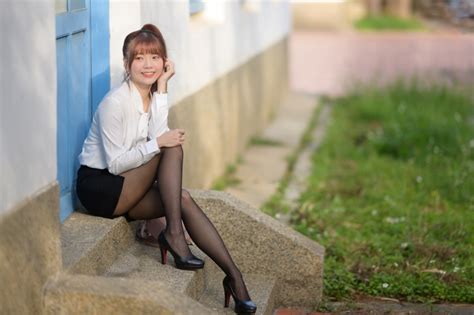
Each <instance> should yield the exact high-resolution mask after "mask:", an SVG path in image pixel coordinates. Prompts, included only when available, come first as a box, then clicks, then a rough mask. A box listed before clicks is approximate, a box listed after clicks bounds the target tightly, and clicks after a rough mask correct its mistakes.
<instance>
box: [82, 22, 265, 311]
mask: <svg viewBox="0 0 474 315" xmlns="http://www.w3.org/2000/svg"><path fill="white" fill-rule="evenodd" d="M122 50H123V57H124V59H123V60H124V67H125V72H126V79H125V80H124V82H123V83H122V85H121V86H120V87H118V88H116V89H115V90H113V91H111V92H109V93H108V94H107V95H106V96H105V98H104V99H103V100H102V102H101V104H100V105H99V107H98V109H97V111H96V113H95V115H94V119H93V121H92V125H91V129H90V131H89V134H88V136H87V138H86V140H85V142H84V146H83V149H82V152H81V154H80V156H79V160H80V163H81V167H80V169H79V171H78V176H77V185H76V187H77V195H78V197H79V199H80V201H81V202H82V204H83V205H84V206H85V208H86V209H87V210H88V211H89V212H90V213H91V214H94V215H98V216H102V217H107V218H113V217H117V216H126V217H127V218H129V219H131V220H150V219H155V218H159V217H163V216H165V217H166V229H165V230H164V231H163V232H161V233H160V234H159V237H158V244H159V247H160V249H161V261H162V263H163V264H166V252H167V251H170V252H171V254H172V255H173V257H174V260H175V264H176V267H177V268H179V269H187V270H195V269H200V268H203V266H204V262H203V261H202V260H201V259H199V258H197V257H195V256H194V255H193V254H192V253H191V251H190V250H189V247H188V244H187V243H186V240H185V237H184V231H183V225H182V223H183V222H184V225H185V227H186V229H187V231H188V232H189V234H190V236H191V237H192V239H193V241H194V242H195V244H196V245H197V246H198V247H199V248H200V249H202V250H203V251H204V252H205V253H206V254H207V255H208V256H209V257H210V258H211V259H212V260H213V261H214V262H216V264H217V265H218V266H219V267H220V268H221V269H222V270H223V271H224V272H225V274H226V277H225V278H224V280H223V287H224V293H225V304H224V305H225V306H226V307H227V306H228V300H229V298H230V295H232V297H233V298H234V301H235V311H236V312H237V313H255V311H256V305H255V303H253V302H252V301H251V299H250V297H249V294H248V291H247V288H246V286H245V283H244V280H243V278H242V274H241V272H240V270H239V269H238V268H237V266H236V265H235V264H234V262H233V260H232V258H231V256H230V254H229V253H228V251H227V249H226V247H225V245H224V243H223V241H222V239H221V237H220V236H219V234H218V232H217V231H216V229H215V227H214V226H213V224H212V223H211V222H210V221H209V219H208V218H207V216H206V215H205V214H204V212H203V211H202V210H201V209H200V208H199V206H198V205H197V204H196V202H195V201H194V200H193V199H192V197H191V196H190V194H189V193H188V192H187V191H186V190H183V189H182V186H181V182H182V168H183V149H182V146H181V145H182V144H183V143H184V141H185V131H184V130H183V129H174V130H170V129H169V128H168V125H167V117H168V101H167V94H166V93H167V84H168V81H169V80H170V78H171V77H172V76H173V75H174V73H175V71H174V64H173V62H172V61H171V60H169V59H168V58H167V52H166V45H165V42H164V39H163V36H162V34H161V32H160V31H159V30H158V28H156V26H154V25H151V24H147V25H145V26H143V27H142V28H141V29H140V30H138V31H135V32H132V33H130V34H129V35H127V37H126V38H125V41H124V44H123V49H122ZM155 181H156V182H155Z"/></svg>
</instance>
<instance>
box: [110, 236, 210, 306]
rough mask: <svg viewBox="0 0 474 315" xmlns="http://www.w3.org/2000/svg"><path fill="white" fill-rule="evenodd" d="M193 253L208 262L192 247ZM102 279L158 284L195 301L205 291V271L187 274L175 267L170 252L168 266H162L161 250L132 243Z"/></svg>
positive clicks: (187, 272) (185, 271)
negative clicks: (117, 278) (113, 278)
mask: <svg viewBox="0 0 474 315" xmlns="http://www.w3.org/2000/svg"><path fill="white" fill-rule="evenodd" d="M191 250H192V252H193V254H195V255H196V256H197V257H199V258H201V259H205V257H206V256H205V254H204V253H202V252H201V251H200V250H199V249H198V248H197V247H195V246H191ZM103 276H106V277H120V278H128V279H138V280H141V281H144V282H146V281H159V282H161V283H163V284H164V285H165V286H167V287H169V288H171V289H173V290H174V291H176V292H179V293H182V294H186V295H188V296H190V297H192V298H197V297H199V296H200V295H201V294H202V292H203V291H204V288H205V283H204V271H203V270H197V271H188V270H179V269H176V268H175V265H174V259H173V256H172V255H171V254H170V253H169V252H168V264H167V265H162V264H161V254H160V249H159V248H155V247H150V246H145V245H142V244H140V243H137V242H132V244H131V246H130V247H129V248H128V249H127V250H125V251H124V252H123V253H122V254H120V255H119V256H118V257H117V259H116V260H115V262H114V263H113V264H112V265H111V266H110V267H109V268H107V270H105V272H104V273H103Z"/></svg>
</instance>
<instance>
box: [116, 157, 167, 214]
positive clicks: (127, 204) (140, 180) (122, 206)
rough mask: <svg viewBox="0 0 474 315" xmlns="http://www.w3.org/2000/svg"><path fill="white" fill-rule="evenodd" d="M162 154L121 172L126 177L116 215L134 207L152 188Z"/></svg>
mask: <svg viewBox="0 0 474 315" xmlns="http://www.w3.org/2000/svg"><path fill="white" fill-rule="evenodd" d="M160 158H161V155H156V156H155V157H153V158H152V159H151V160H150V161H148V162H147V163H145V164H143V165H141V166H139V167H137V168H134V169H131V170H129V171H127V172H124V173H122V174H120V175H121V176H123V177H124V178H125V180H124V182H123V187H122V193H121V194H120V198H119V201H118V203H117V206H116V207H115V211H114V216H120V215H124V214H125V213H127V212H128V211H129V210H130V209H131V208H133V207H134V206H135V205H136V204H137V203H138V202H139V201H140V200H141V199H142V198H143V197H144V196H145V194H146V193H147V192H148V191H149V190H150V188H151V186H152V185H153V182H154V181H155V178H156V170H157V168H158V164H159V162H160Z"/></svg>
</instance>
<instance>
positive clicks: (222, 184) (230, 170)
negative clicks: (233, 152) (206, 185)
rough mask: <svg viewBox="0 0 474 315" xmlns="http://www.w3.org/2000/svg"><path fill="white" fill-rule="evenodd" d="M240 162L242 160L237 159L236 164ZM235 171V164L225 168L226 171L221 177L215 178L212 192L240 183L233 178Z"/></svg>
mask: <svg viewBox="0 0 474 315" xmlns="http://www.w3.org/2000/svg"><path fill="white" fill-rule="evenodd" d="M241 161H242V158H241V157H239V158H238V161H237V163H240V162H241ZM236 170H237V166H236V165H235V164H231V165H229V166H227V169H226V171H225V173H224V175H222V176H221V177H219V178H217V179H216V180H215V181H214V183H213V185H212V189H214V190H224V189H226V188H227V187H230V186H235V185H238V184H239V183H240V180H239V179H238V178H237V177H235V172H236Z"/></svg>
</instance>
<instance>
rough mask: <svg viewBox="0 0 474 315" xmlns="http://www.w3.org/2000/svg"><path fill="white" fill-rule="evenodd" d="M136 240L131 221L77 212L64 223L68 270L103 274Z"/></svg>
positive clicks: (64, 253) (65, 260) (62, 239)
mask: <svg viewBox="0 0 474 315" xmlns="http://www.w3.org/2000/svg"><path fill="white" fill-rule="evenodd" d="M132 241H133V235H132V232H131V230H130V227H129V225H128V223H127V221H126V220H125V219H124V218H122V217H120V218H117V219H113V220H111V219H105V218H100V217H96V216H91V215H87V214H84V213H80V212H73V213H72V214H71V216H69V218H68V219H67V220H66V221H65V222H64V223H63V224H62V225H61V249H62V258H63V267H64V270H65V271H66V272H69V273H79V274H92V275H93V274H99V273H102V272H103V271H104V270H105V269H106V268H107V267H108V266H110V265H111V264H112V263H113V262H114V261H115V259H116V258H117V256H118V255H119V254H120V253H121V252H122V251H124V250H125V249H126V248H127V247H128V246H129V245H130V244H131V242H132Z"/></svg>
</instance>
